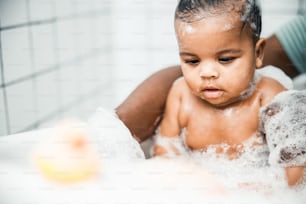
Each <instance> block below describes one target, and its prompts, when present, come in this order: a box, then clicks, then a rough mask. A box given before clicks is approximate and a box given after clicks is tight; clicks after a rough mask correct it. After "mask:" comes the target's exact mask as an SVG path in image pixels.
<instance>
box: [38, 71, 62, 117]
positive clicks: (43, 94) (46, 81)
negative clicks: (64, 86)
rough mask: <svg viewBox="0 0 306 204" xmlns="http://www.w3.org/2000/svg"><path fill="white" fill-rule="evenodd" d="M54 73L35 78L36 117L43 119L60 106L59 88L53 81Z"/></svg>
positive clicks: (54, 78)
mask: <svg viewBox="0 0 306 204" xmlns="http://www.w3.org/2000/svg"><path fill="white" fill-rule="evenodd" d="M55 80H56V73H54V72H51V73H48V74H45V75H43V76H41V77H38V78H37V79H35V86H36V88H35V91H36V93H35V96H36V101H37V102H36V103H37V118H38V120H41V119H44V118H46V117H48V116H49V115H51V114H52V113H53V112H56V111H57V110H58V109H59V108H60V99H59V97H58V96H59V94H58V92H59V89H60V88H61V87H60V86H58V84H57V83H56V82H55Z"/></svg>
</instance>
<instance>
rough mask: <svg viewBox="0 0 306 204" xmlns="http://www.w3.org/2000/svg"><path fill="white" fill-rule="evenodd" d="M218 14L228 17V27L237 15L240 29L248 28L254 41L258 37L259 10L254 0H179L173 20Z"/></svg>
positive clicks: (196, 19) (195, 19) (216, 15)
mask: <svg viewBox="0 0 306 204" xmlns="http://www.w3.org/2000/svg"><path fill="white" fill-rule="evenodd" d="M220 15H226V16H227V17H228V19H229V24H228V25H227V26H228V28H229V27H230V23H232V22H231V21H232V20H233V18H236V17H239V20H240V21H241V23H242V27H241V30H243V29H245V28H248V29H249V31H251V34H252V36H253V37H254V40H255V42H256V41H257V40H258V39H259V37H260V33H261V11H260V8H259V6H258V3H257V1H256V0H181V1H179V3H178V5H177V7H176V10H175V20H180V21H183V22H194V21H199V20H201V19H203V18H209V17H218V16H220ZM225 29H226V25H225Z"/></svg>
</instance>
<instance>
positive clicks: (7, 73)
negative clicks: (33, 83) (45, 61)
mask: <svg viewBox="0 0 306 204" xmlns="http://www.w3.org/2000/svg"><path fill="white" fill-rule="evenodd" d="M29 39H30V38H29V28H28V27H21V28H16V29H12V30H4V31H2V33H1V43H2V59H3V67H4V77H5V82H10V81H12V80H15V79H19V78H21V77H25V76H28V75H30V74H32V73H33V67H32V64H31V53H30V52H31V47H30V41H29Z"/></svg>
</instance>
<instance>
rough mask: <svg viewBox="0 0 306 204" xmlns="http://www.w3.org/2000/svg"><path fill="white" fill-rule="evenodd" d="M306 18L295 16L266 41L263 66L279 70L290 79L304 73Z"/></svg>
mask: <svg viewBox="0 0 306 204" xmlns="http://www.w3.org/2000/svg"><path fill="white" fill-rule="evenodd" d="M305 29H306V16H297V17H295V18H293V19H292V20H291V21H289V22H288V23H286V24H285V25H283V26H281V27H280V28H279V29H277V30H276V31H275V32H274V34H273V35H272V36H271V37H269V38H268V39H267V45H266V50H265V55H266V56H265V58H264V65H263V66H266V65H273V66H276V67H279V68H281V69H282V70H283V71H284V72H285V73H286V74H288V75H289V76H290V77H295V76H297V75H298V74H300V73H305V72H306V61H305V58H306V52H305V51H306V50H305V48H306V38H305Z"/></svg>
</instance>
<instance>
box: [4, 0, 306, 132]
mask: <svg viewBox="0 0 306 204" xmlns="http://www.w3.org/2000/svg"><path fill="white" fill-rule="evenodd" d="M176 3H177V0H154V1H148V0H0V71H1V72H0V75H1V77H0V135H7V134H11V133H16V132H20V131H26V130H31V129H35V128H41V127H46V126H49V125H52V124H53V123H54V122H55V121H58V120H61V119H64V118H69V117H77V118H79V119H83V120H86V119H87V118H88V117H89V116H90V115H91V114H92V113H93V112H94V110H95V109H96V108H97V107H98V106H103V107H106V108H110V109H112V108H115V107H116V106H117V105H118V104H119V103H121V102H122V101H123V100H124V98H126V97H127V96H128V94H129V93H130V92H131V91H132V90H133V89H134V88H135V87H136V86H137V85H138V84H139V83H140V82H141V81H143V80H144V79H145V78H146V77H147V76H149V75H150V74H151V73H153V72H154V71H156V70H158V69H161V68H163V67H166V66H169V65H174V64H178V62H179V61H178V52H177V45H176V39H175V35H174V29H173V13H174V9H175V5H176ZM303 6H304V7H305V0H278V1H276V0H262V8H263V9H262V10H263V21H264V23H263V32H262V34H263V36H264V37H266V36H268V35H270V34H271V33H272V32H273V31H274V30H275V29H277V28H278V27H279V26H281V25H282V24H283V23H285V22H286V21H288V20H290V19H291V18H292V17H294V16H296V15H297V13H298V12H305V10H306V9H304V7H303Z"/></svg>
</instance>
